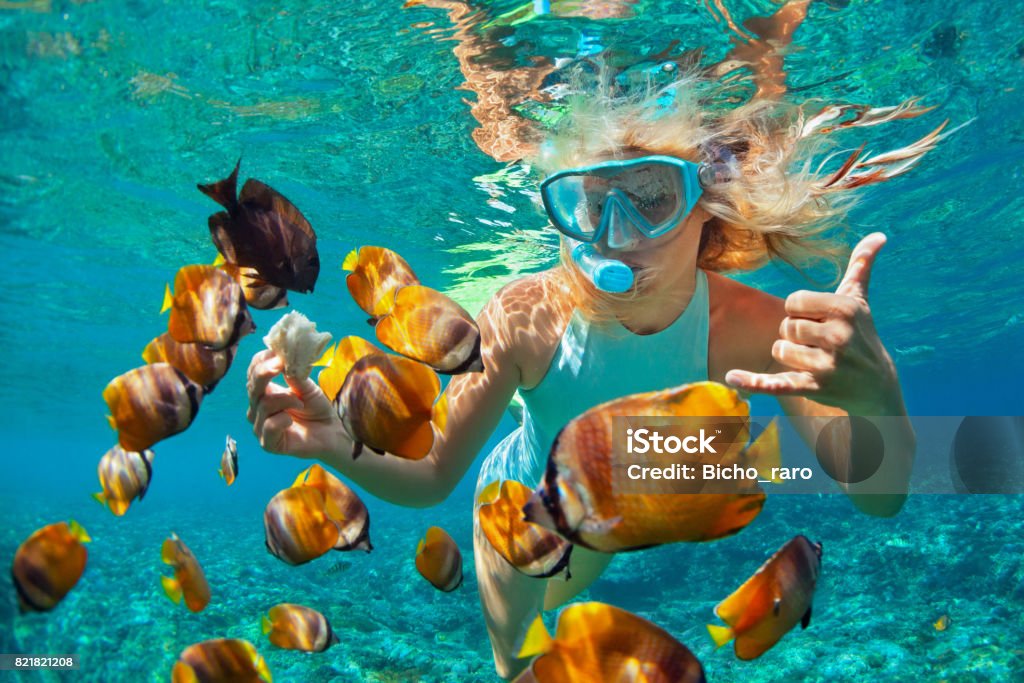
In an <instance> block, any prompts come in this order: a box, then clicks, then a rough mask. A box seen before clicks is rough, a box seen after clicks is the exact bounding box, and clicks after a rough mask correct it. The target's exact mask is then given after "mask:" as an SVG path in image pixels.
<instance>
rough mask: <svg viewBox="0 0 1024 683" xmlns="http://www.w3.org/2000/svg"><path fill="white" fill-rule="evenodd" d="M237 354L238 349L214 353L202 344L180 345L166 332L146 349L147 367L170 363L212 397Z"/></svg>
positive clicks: (144, 352) (231, 347)
mask: <svg viewBox="0 0 1024 683" xmlns="http://www.w3.org/2000/svg"><path fill="white" fill-rule="evenodd" d="M237 350H238V346H237V345H235V346H229V347H227V348H226V349H221V350H220V351H214V350H213V349H211V348H209V347H208V346H204V345H202V344H185V343H181V342H176V341H174V337H172V336H171V334H170V332H164V333H163V334H161V335H160V336H159V337H156V338H155V339H153V341H151V342H149V344H147V345H146V348H145V349H143V351H142V359H143V360H144V361H146V362H147V363H169V364H171V365H173V366H174V367H176V368H177V369H179V370H181V371H182V372H183V373H185V376H186V377H188V378H189V379H190V380H192V381H193V382H195V383H196V384H198V385H199V386H201V387H203V390H204V391H205V392H206V393H210V392H211V391H213V388H214V387H215V386H216V385H217V382H219V381H220V379H221V378H222V377H223V376H224V375H225V374H227V371H228V368H230V367H231V361H232V360H234V358H235V351H237Z"/></svg>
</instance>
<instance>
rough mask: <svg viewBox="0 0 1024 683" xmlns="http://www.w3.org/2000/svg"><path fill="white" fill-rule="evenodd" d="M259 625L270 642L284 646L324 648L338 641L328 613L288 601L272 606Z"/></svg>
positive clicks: (305, 649)
mask: <svg viewBox="0 0 1024 683" xmlns="http://www.w3.org/2000/svg"><path fill="white" fill-rule="evenodd" d="M262 627H263V633H264V634H266V636H267V637H268V638H269V639H270V642H271V643H273V644H274V645H277V646H278V647H281V648H284V649H286V650H301V651H303V652H323V651H324V650H326V649H327V648H329V647H330V646H331V645H334V644H335V643H337V642H339V641H338V636H337V635H336V634H335V633H334V631H333V630H332V629H331V624H330V622H329V621H327V617H325V616H324V615H323V614H321V613H320V612H317V611H316V610H315V609H311V608H309V607H303V606H302V605H292V604H290V603H287V602H282V603H281V604H279V605H274V606H273V607H271V608H270V611H269V612H268V613H267V614H265V615H264V616H263V619H262Z"/></svg>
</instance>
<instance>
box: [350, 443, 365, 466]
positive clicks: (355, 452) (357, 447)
mask: <svg viewBox="0 0 1024 683" xmlns="http://www.w3.org/2000/svg"><path fill="white" fill-rule="evenodd" d="M362 452H363V444H361V443H359V442H358V441H356V442H355V443H354V444H352V460H353V461H355V459H356V458H358V457H359V456H360V454H362Z"/></svg>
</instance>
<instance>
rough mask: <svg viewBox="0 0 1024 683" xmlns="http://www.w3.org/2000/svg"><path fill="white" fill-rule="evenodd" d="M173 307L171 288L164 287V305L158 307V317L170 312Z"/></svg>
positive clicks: (168, 286)
mask: <svg viewBox="0 0 1024 683" xmlns="http://www.w3.org/2000/svg"><path fill="white" fill-rule="evenodd" d="M173 305H174V295H173V294H171V286H170V285H164V303H163V306H161V307H160V315H163V314H164V313H166V312H167V311H169V310H170V308H171V306H173Z"/></svg>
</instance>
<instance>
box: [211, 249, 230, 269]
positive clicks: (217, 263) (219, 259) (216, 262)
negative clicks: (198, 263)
mask: <svg viewBox="0 0 1024 683" xmlns="http://www.w3.org/2000/svg"><path fill="white" fill-rule="evenodd" d="M225 263H227V261H225V260H224V254H222V253H220V252H217V258H215V259H213V265H215V266H223V265H224V264H225Z"/></svg>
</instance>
